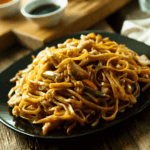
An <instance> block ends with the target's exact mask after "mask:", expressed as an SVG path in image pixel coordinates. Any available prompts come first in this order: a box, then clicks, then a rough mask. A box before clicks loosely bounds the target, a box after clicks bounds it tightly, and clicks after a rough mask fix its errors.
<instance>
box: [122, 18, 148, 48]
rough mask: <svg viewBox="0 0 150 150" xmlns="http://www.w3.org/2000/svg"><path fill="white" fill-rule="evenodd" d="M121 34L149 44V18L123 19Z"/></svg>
mask: <svg viewBox="0 0 150 150" xmlns="http://www.w3.org/2000/svg"><path fill="white" fill-rule="evenodd" d="M121 34H122V35H124V36H127V37H129V38H133V39H135V40H138V41H141V42H144V43H145V44H147V45H149V46H150V18H147V19H140V20H126V21H124V23H123V26H122V29H121Z"/></svg>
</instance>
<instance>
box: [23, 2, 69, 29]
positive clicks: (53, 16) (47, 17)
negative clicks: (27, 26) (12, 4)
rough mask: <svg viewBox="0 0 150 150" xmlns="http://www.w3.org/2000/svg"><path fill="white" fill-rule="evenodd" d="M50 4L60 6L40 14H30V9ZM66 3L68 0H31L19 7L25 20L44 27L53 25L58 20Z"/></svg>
mask: <svg viewBox="0 0 150 150" xmlns="http://www.w3.org/2000/svg"><path fill="white" fill-rule="evenodd" d="M50 4H54V5H57V6H59V7H60V8H59V9H57V10H55V11H53V12H50V13H46V14H41V15H33V14H30V12H31V11H32V10H34V9H36V8H38V7H41V6H44V5H50ZM67 4H68V0H33V1H30V2H29V3H26V4H25V5H23V6H22V7H21V13H22V15H23V16H24V17H25V18H26V19H27V20H29V21H31V22H33V23H35V24H37V25H38V26H40V27H44V28H45V27H53V26H56V25H57V24H58V23H59V22H60V20H61V18H62V16H63V14H64V11H65V9H66V6H67ZM44 11H46V10H44Z"/></svg>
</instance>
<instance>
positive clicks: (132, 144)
mask: <svg viewBox="0 0 150 150" xmlns="http://www.w3.org/2000/svg"><path fill="white" fill-rule="evenodd" d="M147 17H150V14H147V13H143V12H141V11H140V9H139V5H138V2H137V0H134V1H132V2H131V3H129V4H128V5H127V6H125V7H124V8H122V9H120V10H119V11H117V12H116V13H114V14H112V15H111V16H109V17H108V18H106V19H105V20H103V21H100V22H99V23H97V24H96V25H94V26H93V27H91V28H90V29H89V30H93V29H96V30H103V31H107V32H112V33H113V32H118V33H119V32H120V29H121V26H122V23H123V21H124V20H126V19H141V18H147ZM114 20H115V21H114ZM30 52H31V50H30V49H27V48H24V47H22V46H21V45H19V44H18V43H16V44H14V45H13V46H11V47H10V48H8V49H6V50H4V51H1V52H0V72H2V71H3V70H4V69H6V68H7V67H8V66H10V65H11V64H13V63H14V62H15V61H17V60H19V59H21V58H22V57H24V56H25V55H27V54H29V53H30ZM149 110H150V106H148V107H147V108H146V109H144V110H143V111H142V112H140V113H139V114H137V115H135V116H133V117H131V118H129V119H128V120H126V121H123V122H122V123H119V124H117V125H115V126H113V127H110V128H108V129H106V130H104V131H101V132H97V133H96V134H91V135H88V136H86V137H80V138H76V139H67V140H48V139H38V138H32V137H28V136H26V135H23V134H20V133H17V132H15V131H13V130H11V129H9V128H8V127H6V126H5V125H3V124H2V123H0V150H53V149H54V150H59V149H67V150H70V149H71V150H78V149H85V150H86V149H87V150H91V149H92V150H96V149H97V150H98V149H101V150H150V111H149Z"/></svg>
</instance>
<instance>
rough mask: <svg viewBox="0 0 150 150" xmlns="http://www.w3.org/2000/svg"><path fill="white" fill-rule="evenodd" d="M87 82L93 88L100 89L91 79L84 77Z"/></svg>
mask: <svg viewBox="0 0 150 150" xmlns="http://www.w3.org/2000/svg"><path fill="white" fill-rule="evenodd" d="M82 81H83V82H84V83H85V84H87V85H88V86H90V87H91V88H92V89H95V90H98V88H97V86H96V85H95V84H94V83H93V82H92V81H90V80H88V79H84V80H82Z"/></svg>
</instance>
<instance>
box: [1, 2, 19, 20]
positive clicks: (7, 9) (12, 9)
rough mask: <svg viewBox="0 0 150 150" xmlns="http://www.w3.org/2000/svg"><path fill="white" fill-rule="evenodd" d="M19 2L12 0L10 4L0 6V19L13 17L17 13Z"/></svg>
mask: <svg viewBox="0 0 150 150" xmlns="http://www.w3.org/2000/svg"><path fill="white" fill-rule="evenodd" d="M20 1H21V0H12V1H10V2H7V3H4V4H0V18H10V17H13V16H14V15H15V14H16V13H17V12H18V11H19V9H20V8H19V5H20Z"/></svg>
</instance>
